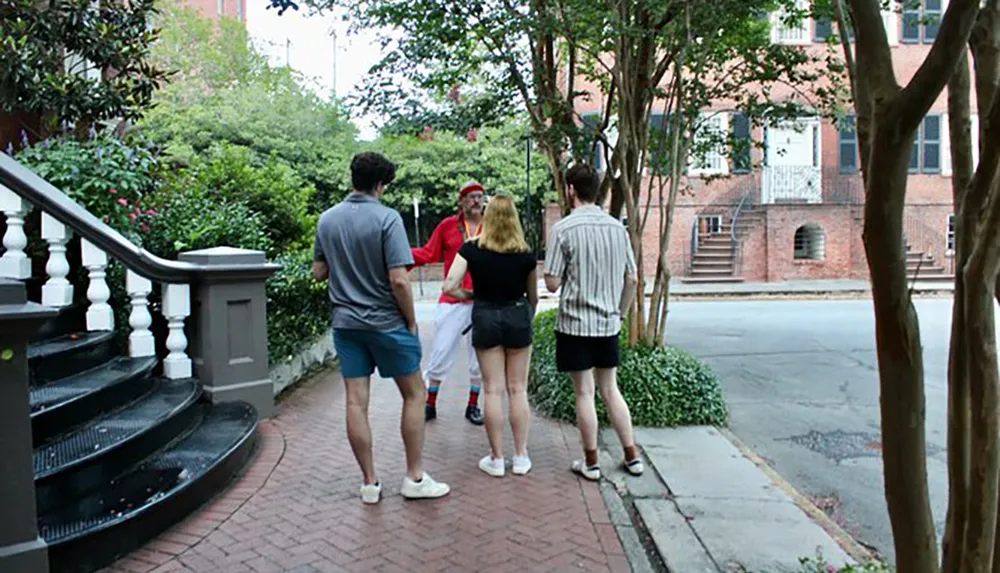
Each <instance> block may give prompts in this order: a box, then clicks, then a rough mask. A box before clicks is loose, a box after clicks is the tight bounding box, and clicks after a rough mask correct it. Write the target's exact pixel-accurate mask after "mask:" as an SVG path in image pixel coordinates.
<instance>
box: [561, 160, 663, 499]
mask: <svg viewBox="0 0 1000 573" xmlns="http://www.w3.org/2000/svg"><path fill="white" fill-rule="evenodd" d="M600 184H601V183H600V178H599V177H598V175H597V172H595V171H594V169H593V168H591V167H590V166H588V165H585V164H579V163H578V164H576V165H574V166H573V167H571V168H570V169H569V171H567V172H566V186H567V191H568V195H569V197H568V198H569V200H570V202H571V204H572V205H573V207H574V209H573V212H572V213H571V214H570V215H568V216H567V217H565V218H563V219H562V220H560V221H559V222H558V223H556V224H555V225H553V226H552V231H551V232H550V233H549V239H548V246H547V248H546V251H545V285H546V287H548V289H549V291H550V292H556V291H557V290H559V288H560V286H561V287H562V294H561V295H560V297H559V316H558V318H557V320H556V367H557V369H558V370H559V371H560V372H568V373H569V374H570V377H571V378H572V379H573V385H574V387H575V390H576V421H577V426H578V427H579V428H580V435H581V438H582V441H583V451H584V459H582V460H576V461H574V462H573V465H572V469H573V471H575V472H576V473H578V474H580V475H581V476H583V477H585V478H587V479H590V480H598V479H600V477H601V469H600V466H599V465H598V462H597V410H596V408H595V406H594V386H595V382H596V386H597V388H598V389H600V391H601V397H603V398H604V403H605V404H606V405H607V407H608V416H609V418H610V419H611V425H612V426H613V427H614V428H615V431H616V432H617V433H618V438H619V439H620V440H621V443H622V447H623V448H624V451H625V462H624V467H625V469H626V470H628V471H629V472H630V473H632V474H633V475H639V474H641V473H642V471H643V464H642V459H641V458H640V457H639V452H638V450H637V449H636V447H635V439H634V437H633V435H632V414H631V413H630V412H629V408H628V404H626V403H625V399H624V398H623V397H622V395H621V392H620V391H619V390H618V380H617V378H616V376H615V375H616V369H617V367H618V363H619V351H618V336H619V334H620V333H621V329H622V317H623V316H624V315H625V314H626V313H627V312H628V309H629V307H631V305H632V300H633V297H634V296H635V285H636V282H637V280H636V266H635V256H634V255H633V254H632V245H631V242H630V241H629V236H628V231H627V230H626V229H625V226H624V225H622V224H621V222H620V221H618V220H616V219H615V218H614V217H611V216H610V215H608V214H607V213H605V212H604V211H602V210H601V208H600V207H599V206H598V205H596V204H595V201H596V199H597V193H598V190H599V188H600Z"/></svg>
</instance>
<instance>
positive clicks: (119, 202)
mask: <svg viewBox="0 0 1000 573" xmlns="http://www.w3.org/2000/svg"><path fill="white" fill-rule="evenodd" d="M118 204H119V205H122V206H124V207H128V201H126V200H125V199H124V198H122V199H119V200H118Z"/></svg>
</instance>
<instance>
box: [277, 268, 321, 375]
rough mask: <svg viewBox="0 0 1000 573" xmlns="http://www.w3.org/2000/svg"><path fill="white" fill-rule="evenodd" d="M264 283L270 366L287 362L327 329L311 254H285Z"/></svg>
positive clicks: (319, 283) (319, 285) (319, 284)
mask: <svg viewBox="0 0 1000 573" xmlns="http://www.w3.org/2000/svg"><path fill="white" fill-rule="evenodd" d="M276 262H277V263H278V264H280V265H282V266H283V268H282V269H281V270H280V271H278V272H276V273H275V274H273V275H271V277H270V278H269V279H268V281H267V337H268V353H269V355H270V360H271V364H279V363H281V362H285V361H287V360H289V359H291V358H292V357H293V356H295V354H297V353H298V352H300V351H301V350H302V349H303V348H305V347H306V346H307V345H309V344H311V343H312V342H313V341H315V340H316V339H317V338H318V337H319V336H320V335H321V334H323V332H324V331H327V330H329V328H330V298H329V296H328V295H327V286H326V283H325V282H320V281H317V280H315V279H313V276H312V250H311V249H304V250H301V251H298V252H294V253H288V254H286V255H284V256H282V257H280V258H278V260H277V261H276Z"/></svg>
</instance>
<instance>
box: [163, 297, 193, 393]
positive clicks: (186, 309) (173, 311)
mask: <svg viewBox="0 0 1000 573" xmlns="http://www.w3.org/2000/svg"><path fill="white" fill-rule="evenodd" d="M190 314H191V289H190V288H189V287H188V285H178V284H168V285H164V287H163V316H165V317H166V318H167V329H168V334H167V350H169V351H170V353H169V354H167V357H166V358H165V359H164V360H163V375H164V376H166V377H167V378H170V379H172V380H176V379H177V378H190V377H191V359H190V358H188V355H187V354H186V353H185V350H187V343H188V341H187V337H186V336H184V319H185V318H187V317H188V315H190Z"/></svg>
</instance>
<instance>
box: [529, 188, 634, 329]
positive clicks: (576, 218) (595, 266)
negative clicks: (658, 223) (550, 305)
mask: <svg viewBox="0 0 1000 573" xmlns="http://www.w3.org/2000/svg"><path fill="white" fill-rule="evenodd" d="M635 272H636V267H635V255H633V254H632V244H631V242H630V241H629V237H628V231H627V230H626V229H625V226H624V225H622V223H621V222H620V221H618V220H617V219H615V218H614V217H612V216H611V215H608V214H607V213H605V212H604V211H602V210H601V208H600V207H598V206H596V205H582V206H580V207H577V208H576V209H574V210H573V212H572V213H571V214H570V215H568V216H566V217H564V218H563V219H561V220H560V221H559V222H557V223H556V224H555V225H553V226H552V230H551V232H550V233H549V239H548V245H547V247H546V252H545V274H546V275H549V276H554V277H559V278H560V279H561V281H562V293H561V294H560V297H559V317H558V319H557V320H556V330H558V331H559V332H561V333H563V334H569V335H572V336H590V337H603V336H615V335H617V334H618V333H619V332H621V327H622V316H621V311H620V309H619V304H620V303H621V296H622V290H623V289H624V288H625V276H626V274H630V275H631V274H634V273H635Z"/></svg>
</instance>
